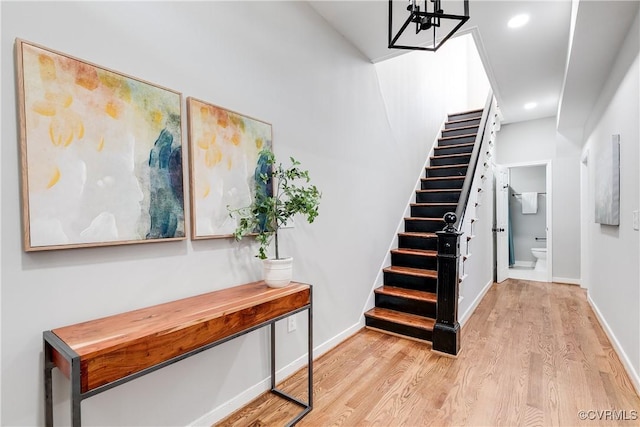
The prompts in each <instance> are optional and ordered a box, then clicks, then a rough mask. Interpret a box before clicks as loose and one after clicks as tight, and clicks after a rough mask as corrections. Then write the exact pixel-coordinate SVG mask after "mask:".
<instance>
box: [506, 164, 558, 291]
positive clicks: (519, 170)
mask: <svg viewBox="0 0 640 427" xmlns="http://www.w3.org/2000/svg"><path fill="white" fill-rule="evenodd" d="M495 176H496V203H495V210H496V214H495V218H496V226H495V228H494V231H495V233H496V281H498V282H501V281H503V280H505V279H507V278H512V279H522V280H536V281H541V282H551V281H552V277H553V276H552V269H553V266H552V260H553V256H552V244H551V243H552V227H551V200H552V199H551V189H552V185H551V178H552V177H551V161H541V162H528V163H518V164H508V165H499V166H497V173H496V175H495Z"/></svg>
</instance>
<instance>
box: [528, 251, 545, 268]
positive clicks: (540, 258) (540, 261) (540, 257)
mask: <svg viewBox="0 0 640 427" xmlns="http://www.w3.org/2000/svg"><path fill="white" fill-rule="evenodd" d="M531 253H532V254H533V256H534V257H535V259H536V266H535V267H534V268H533V269H534V270H535V271H547V248H531Z"/></svg>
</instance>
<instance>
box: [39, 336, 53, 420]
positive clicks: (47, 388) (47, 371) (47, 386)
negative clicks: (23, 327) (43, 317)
mask: <svg viewBox="0 0 640 427" xmlns="http://www.w3.org/2000/svg"><path fill="white" fill-rule="evenodd" d="M42 342H43V346H44V425H45V426H46V427H53V380H52V378H51V375H52V371H53V368H54V366H55V365H54V363H53V358H52V355H51V345H49V343H48V342H47V341H46V340H44V339H43V340H42Z"/></svg>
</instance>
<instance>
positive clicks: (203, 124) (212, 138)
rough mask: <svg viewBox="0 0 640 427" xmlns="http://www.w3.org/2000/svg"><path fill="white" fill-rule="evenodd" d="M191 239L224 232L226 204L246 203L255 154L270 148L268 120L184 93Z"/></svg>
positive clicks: (227, 232)
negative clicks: (251, 116)
mask: <svg viewBox="0 0 640 427" xmlns="http://www.w3.org/2000/svg"><path fill="white" fill-rule="evenodd" d="M187 113H188V118H189V119H188V120H189V153H190V178H191V227H192V233H191V238H192V239H208V238H218V237H230V236H231V234H232V233H233V231H234V230H235V228H236V221H237V220H236V219H235V218H231V217H230V216H229V208H230V209H237V208H241V207H244V206H248V205H249V204H250V203H251V197H252V196H251V195H252V194H253V186H254V185H256V184H255V182H256V179H255V173H256V170H257V169H259V166H258V156H259V152H260V150H262V149H263V148H265V147H269V148H272V143H271V125H270V124H268V123H265V122H262V121H260V120H256V119H253V118H250V117H247V116H243V115H241V114H238V113H235V112H233V111H229V110H226V109H224V108H221V107H217V106H215V105H211V104H207V103H205V102H202V101H199V100H197V99H193V98H188V99H187Z"/></svg>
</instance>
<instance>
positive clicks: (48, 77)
mask: <svg viewBox="0 0 640 427" xmlns="http://www.w3.org/2000/svg"><path fill="white" fill-rule="evenodd" d="M38 62H39V63H40V78H41V79H42V81H44V82H46V81H52V80H55V79H56V64H55V62H54V61H53V58H51V57H50V56H49V55H45V54H40V55H38Z"/></svg>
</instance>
